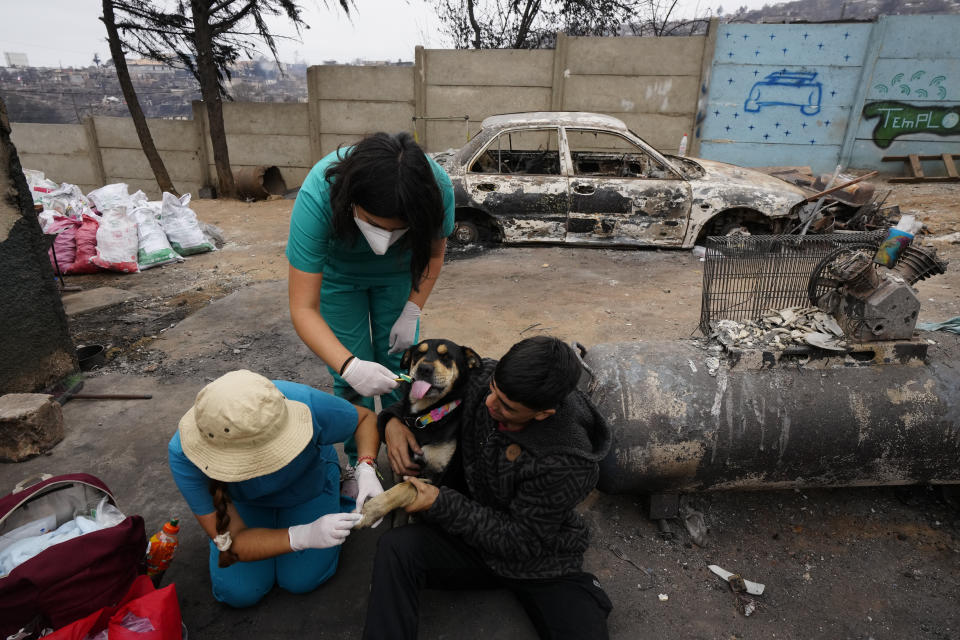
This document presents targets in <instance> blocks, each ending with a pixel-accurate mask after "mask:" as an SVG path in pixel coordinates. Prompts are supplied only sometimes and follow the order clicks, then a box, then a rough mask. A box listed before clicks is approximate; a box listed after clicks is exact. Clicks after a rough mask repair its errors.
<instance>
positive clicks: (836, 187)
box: [803, 171, 880, 202]
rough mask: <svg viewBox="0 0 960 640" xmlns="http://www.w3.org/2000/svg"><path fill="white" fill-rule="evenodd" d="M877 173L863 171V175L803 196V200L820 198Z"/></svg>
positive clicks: (808, 200) (810, 200) (811, 200)
mask: <svg viewBox="0 0 960 640" xmlns="http://www.w3.org/2000/svg"><path fill="white" fill-rule="evenodd" d="M879 173H880V172H879V171H871V172H870V173H865V174H864V175H862V176H860V177H859V178H854V179H853V180H850V181H849V182H844V183H843V184H838V185H837V186H835V187H830V188H829V189H827V190H825V191H821V192H820V193H815V194H813V195H812V196H808V197H807V198H805V199H804V200H803V201H804V202H813V201H814V200H816V199H817V198H820V197H821V196H825V195H827V194H829V193H833V192H834V191H839V190H840V189H843V188H844V187H849V186H850V185H852V184H856V183H858V182H860V181H861V180H866V179H867V178H872V177H873V176H875V175H878V174H879Z"/></svg>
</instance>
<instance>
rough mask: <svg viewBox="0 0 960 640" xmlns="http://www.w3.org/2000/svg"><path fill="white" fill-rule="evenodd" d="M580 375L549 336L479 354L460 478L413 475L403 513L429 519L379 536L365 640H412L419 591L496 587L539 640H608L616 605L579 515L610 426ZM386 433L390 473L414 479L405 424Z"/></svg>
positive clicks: (464, 419) (464, 423) (394, 423)
mask: <svg viewBox="0 0 960 640" xmlns="http://www.w3.org/2000/svg"><path fill="white" fill-rule="evenodd" d="M581 370H582V368H581V365H580V362H579V360H578V359H577V356H576V354H575V353H574V352H573V350H572V349H571V348H570V347H569V346H567V345H566V344H564V343H563V342H562V341H560V340H558V339H556V338H552V337H547V336H538V337H535V338H528V339H526V340H523V341H521V342H518V343H517V344H515V345H514V346H513V347H511V348H510V350H509V351H508V352H507V354H506V355H504V356H503V358H502V359H501V360H500V361H499V363H498V362H497V361H495V360H490V359H484V361H483V364H482V366H481V367H480V369H479V370H476V371H475V372H474V373H473V375H472V376H471V378H470V381H469V385H468V387H467V390H466V392H465V396H464V400H463V404H462V405H461V407H460V410H461V411H463V412H464V413H463V415H462V416H461V432H460V444H459V451H460V454H461V456H462V468H463V477H462V478H460V479H459V481H456V480H455V481H454V482H451V483H450V484H448V485H446V486H441V487H436V486H433V485H430V484H427V483H425V482H422V481H420V480H418V479H416V478H411V480H412V482H413V483H414V484H415V485H416V487H417V492H418V495H417V499H416V501H415V502H414V503H413V504H411V505H410V506H409V507H408V508H407V511H409V512H411V513H419V514H420V516H421V520H422V522H421V523H419V524H413V525H409V526H406V527H401V528H399V529H393V530H391V531H388V532H386V533H385V534H384V535H383V536H381V538H380V540H379V542H378V546H377V555H376V559H375V561H374V568H373V578H372V584H371V591H370V603H369V608H368V610H367V620H366V627H365V629H364V638H368V639H373V638H391V639H397V638H410V639H414V638H416V636H417V626H418V621H419V611H418V609H419V602H420V593H419V591H420V589H422V588H435V589H444V588H456V589H465V588H478V589H480V588H495V587H501V588H506V589H509V590H510V591H512V592H513V593H514V594H515V595H516V597H517V598H518V600H519V601H520V604H521V605H522V606H523V607H524V609H525V610H526V611H527V613H528V615H529V616H530V619H531V620H532V622H533V624H534V626H535V627H536V629H537V632H538V634H539V635H540V637H541V638H591V639H602V638H606V637H607V623H606V620H607V615H608V614H609V612H610V609H611V604H610V600H609V598H607V595H606V594H605V593H604V591H603V589H602V588H601V587H600V583H599V581H597V579H596V578H595V577H594V576H593V575H591V574H589V573H585V572H583V570H582V564H583V552H584V551H585V550H586V548H587V544H588V535H587V529H586V526H585V525H584V523H583V521H582V519H581V518H580V516H579V515H578V514H577V513H576V512H575V510H574V508H575V507H576V505H577V504H579V503H580V502H581V501H582V500H583V499H584V498H585V497H586V496H587V494H589V493H590V491H592V490H593V488H594V487H595V486H596V484H597V478H598V476H599V466H598V463H599V462H600V460H601V459H602V458H603V457H604V456H605V455H606V453H607V450H608V449H609V447H610V429H609V427H608V426H607V423H606V421H605V420H604V419H603V417H602V416H601V415H600V414H599V413H598V412H597V410H596V408H595V407H594V406H593V403H591V402H590V400H589V398H588V397H587V396H586V395H585V394H584V393H582V392H580V391H578V390H577V389H576V386H577V382H578V381H579V379H580V374H581ZM392 410H395V407H391V408H388V409H387V410H386V411H388V412H390V411H392ZM385 438H386V442H387V450H388V452H389V454H390V459H391V464H392V465H393V467H394V471H395V472H397V473H400V474H406V475H411V476H412V475H414V474H415V473H416V471H417V467H416V465H415V464H413V463H412V462H411V458H410V451H409V448H410V447H411V446H416V445H415V441H414V440H413V438H412V435H410V433H409V430H407V427H406V426H404V425H403V423H402V422H401V421H400V420H398V419H395V418H394V419H390V420H389V422H387V424H386V428H385ZM454 487H457V488H454Z"/></svg>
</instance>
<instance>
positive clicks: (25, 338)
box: [0, 100, 77, 395]
mask: <svg viewBox="0 0 960 640" xmlns="http://www.w3.org/2000/svg"><path fill="white" fill-rule="evenodd" d="M47 131H49V130H47ZM60 155H62V154H60ZM47 246H48V245H47V238H45V237H44V235H43V232H42V231H41V230H40V223H39V222H38V221H37V216H36V214H35V213H34V211H33V198H32V197H31V196H30V191H29V190H28V188H27V181H26V178H24V176H23V171H22V168H21V163H20V160H19V158H18V157H17V150H16V148H15V147H14V145H13V144H12V143H11V141H10V123H9V122H8V121H7V111H6V107H5V106H4V104H3V101H2V100H0V273H2V274H3V278H2V280H0V282H2V284H0V299H2V303H0V304H2V308H3V331H0V395H3V394H6V393H32V392H35V391H40V390H43V389H45V388H48V387H51V386H53V385H55V384H56V383H58V382H59V381H61V380H62V379H63V378H65V377H66V376H68V375H70V374H71V373H73V372H75V371H77V358H76V353H75V350H74V347H73V342H72V341H71V340H70V334H69V333H68V331H67V318H66V315H65V314H64V312H63V304H62V303H61V301H60V292H59V291H58V290H57V284H56V281H55V280H54V276H53V269H52V268H51V267H50V259H49V258H48V257H47Z"/></svg>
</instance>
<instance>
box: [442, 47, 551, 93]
mask: <svg viewBox="0 0 960 640" xmlns="http://www.w3.org/2000/svg"><path fill="white" fill-rule="evenodd" d="M424 53H425V56H426V65H425V66H426V81H427V84H428V85H457V86H459V85H469V86H498V85H508V86H514V87H550V86H552V84H553V51H552V50H521V49H486V50H482V51H476V50H464V49H461V50H457V51H448V50H441V49H429V50H427V51H425V52H424Z"/></svg>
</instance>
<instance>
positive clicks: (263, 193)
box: [235, 165, 287, 200]
mask: <svg viewBox="0 0 960 640" xmlns="http://www.w3.org/2000/svg"><path fill="white" fill-rule="evenodd" d="M235 177H236V183H237V193H238V194H239V196H240V197H241V198H249V199H251V200H263V199H264V198H267V197H269V196H282V195H284V194H285V193H286V192H287V184H286V182H284V180H283V176H282V175H281V174H280V169H278V168H277V167H275V166H268V165H258V166H252V167H243V168H241V169H239V170H237V172H236V173H235Z"/></svg>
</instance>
